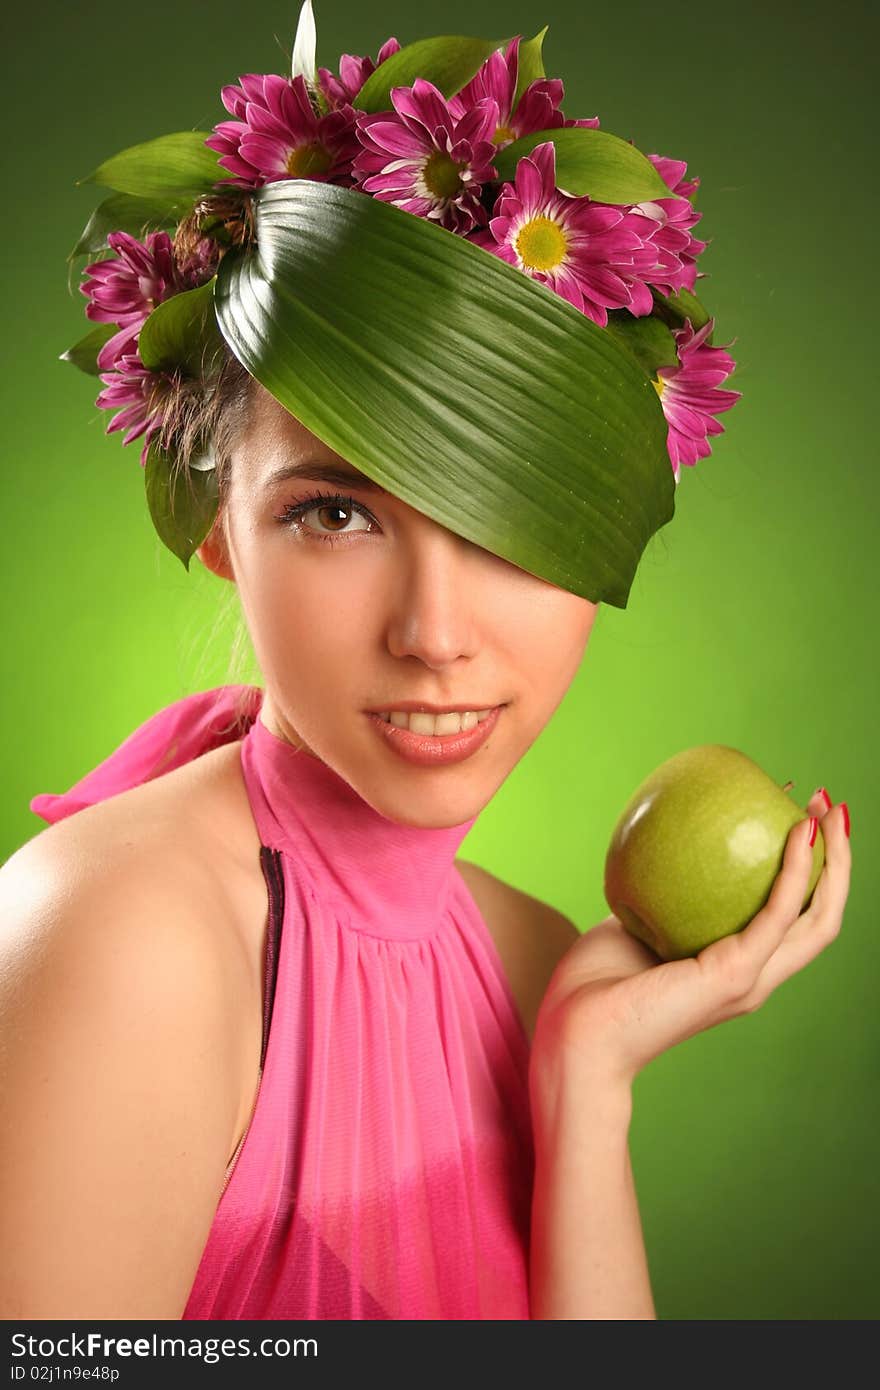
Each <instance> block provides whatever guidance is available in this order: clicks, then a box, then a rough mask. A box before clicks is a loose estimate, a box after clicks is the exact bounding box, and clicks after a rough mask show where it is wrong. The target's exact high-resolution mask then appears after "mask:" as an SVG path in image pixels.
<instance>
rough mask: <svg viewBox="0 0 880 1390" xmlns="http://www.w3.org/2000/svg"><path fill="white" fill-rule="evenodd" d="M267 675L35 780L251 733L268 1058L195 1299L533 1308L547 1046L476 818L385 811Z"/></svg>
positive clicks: (350, 1310)
mask: <svg viewBox="0 0 880 1390" xmlns="http://www.w3.org/2000/svg"><path fill="white" fill-rule="evenodd" d="M262 698H263V691H262V690H261V689H260V688H259V687H246V686H221V687H218V688H217V689H214V690H209V691H200V692H197V693H196V694H193V695H189V696H186V697H184V698H183V699H182V700H178V701H176V702H175V703H173V704H171V705H169V706H167V707H166V708H165V709H163V710H160V711H159V712H158V713H157V714H155V715H153V716H152V717H151V718H149V719H148V720H146V722H145V723H143V724H142V725H140V726H139V727H138V728H137V729H135V730H134V732H133V733H132V734H130V735H129V737H128V738H127V739H125V740H124V741H123V743H122V744H120V745H119V747H118V748H116V749H115V750H114V751H113V752H112V753H111V754H110V755H109V756H108V757H107V758H105V759H104V761H103V762H101V763H100V764H99V765H98V766H97V767H95V768H93V769H92V770H91V771H90V772H88V773H87V774H86V775H85V776H84V777H82V778H81V779H80V780H79V781H78V782H77V783H76V784H75V785H74V786H73V787H71V788H70V790H69V791H68V792H65V793H61V794H58V795H55V794H48V793H47V794H43V795H40V796H36V797H34V798H33V800H32V801H31V803H30V804H31V809H32V810H33V811H35V812H36V813H37V814H39V815H41V816H43V818H44V819H45V820H47V821H49V822H52V821H57V820H60V819H63V818H64V817H65V816H68V815H74V814H76V813H77V812H78V811H80V810H82V809H83V808H84V807H86V806H89V805H93V804H95V802H97V801H101V800H103V799H106V798H108V797H111V796H113V795H115V794H117V793H118V792H120V791H123V790H125V789H126V788H128V787H132V786H136V785H139V784H142V783H144V782H147V781H150V780H151V779H152V778H154V777H157V776H161V775H163V773H165V772H167V771H170V770H171V769H172V768H174V767H179V766H182V765H183V764H185V763H187V762H190V761H192V760H193V759H194V758H197V757H199V756H201V755H202V754H204V753H206V752H208V751H210V750H212V749H214V748H217V747H219V746H221V745H222V744H224V743H229V742H233V741H237V742H239V744H240V757H241V767H242V774H243V777H244V781H245V786H246V790H247V795H248V799H249V803H250V806H251V810H252V812H253V815H254V820H255V823H256V826H257V829H258V832H259V837H260V865H261V868H262V872H263V877H264V880H265V884H266V890H267V920H266V932H265V943H266V944H265V956H264V973H263V980H264V988H263V1046H262V1055H261V1072H260V1079H259V1086H258V1090H257V1094H256V1098H255V1103H254V1107H253V1111H252V1114H251V1117H250V1120H249V1123H248V1125H247V1128H246V1131H245V1133H244V1135H243V1137H242V1139H241V1142H240V1143H239V1145H238V1148H237V1150H236V1154H235V1156H234V1158H233V1161H232V1162H231V1164H230V1165H229V1167H228V1169H227V1174H226V1178H225V1181H224V1184H223V1186H222V1188H221V1190H220V1191H219V1192H218V1198H217V1204H216V1208H215V1211H214V1215H213V1219H212V1221H211V1225H210V1228H209V1229H208V1230H207V1231H206V1232H205V1241H204V1246H203V1248H202V1252H201V1257H200V1259H199V1261H198V1266H197V1268H196V1270H195V1275H194V1279H193V1282H192V1285H191V1288H190V1292H189V1295H188V1297H187V1301H186V1305H185V1307H184V1309H183V1311H182V1313H181V1317H182V1318H183V1319H185V1320H186V1319H211V1320H213V1319H222V1320H226V1319H269V1318H273V1319H274V1318H281V1319H312V1318H314V1319H524V1318H528V1317H529V1296H528V1246H529V1232H530V1205H531V1189H532V1180H533V1174H534V1150H533V1143H532V1131H531V1123H530V1111H529V1095H528V1062H529V1052H530V1045H529V1039H528V1036H527V1034H526V1031H525V1028H524V1026H523V1022H522V1019H521V1017H520V1015H519V1013H518V1010H517V1006H516V1003H515V1000H514V997H513V994H512V991H511V988H510V984H509V981H508V980H507V977H506V975H505V972H504V968H503V965H502V962H501V959H500V957H499V954H498V951H497V948H496V946H495V943H494V941H493V939H492V936H491V934H490V932H489V929H488V927H487V925H486V923H485V921H484V920H483V917H482V915H481V913H480V911H479V909H478V907H477V904H476V902H475V900H474V898H473V896H472V895H471V893H470V891H469V889H468V888H467V885H466V884H465V882H464V879H463V878H462V875H461V872H460V870H459V869H458V868H457V867H456V864H455V855H456V851H457V850H458V848H459V846H460V844H461V842H462V840H463V839H464V837H465V836H466V834H467V833H468V831H469V830H470V829H471V827H472V826H473V824H474V820H475V819H476V818H473V819H471V820H468V821H464V822H462V823H461V824H460V825H455V826H450V827H446V828H442V829H432V828H428V829H425V828H422V827H414V826H406V825H401V824H399V823H398V822H395V821H392V820H389V819H388V818H387V817H385V816H383V815H382V814H381V813H379V812H378V811H376V810H375V809H374V808H373V807H372V806H370V805H369V804H368V803H367V802H366V801H365V800H364V799H363V798H362V797H361V796H360V794H359V793H358V792H356V791H355V789H354V788H353V787H352V786H351V785H350V784H349V783H348V782H347V781H346V780H345V778H343V777H342V776H341V775H340V774H339V773H338V772H337V771H336V770H335V769H333V768H332V767H330V766H329V765H328V764H326V763H324V762H322V761H321V760H320V759H318V758H316V757H315V756H314V755H313V754H311V753H309V752H307V751H306V750H304V749H299V748H295V747H294V746H293V745H292V744H290V743H288V742H287V741H286V740H285V739H282V738H280V737H279V736H278V735H276V734H274V733H273V732H272V731H271V730H270V729H269V728H268V727H267V726H266V725H265V724H263V722H262V720H261V719H260V717H259V715H260V709H261V706H262ZM108 931H112V923H111V924H108ZM197 1122H198V1117H197V1115H196V1114H194V1123H197ZM180 1142H182V1143H185V1136H181V1140H180Z"/></svg>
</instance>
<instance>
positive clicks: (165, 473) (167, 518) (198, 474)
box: [144, 440, 219, 571]
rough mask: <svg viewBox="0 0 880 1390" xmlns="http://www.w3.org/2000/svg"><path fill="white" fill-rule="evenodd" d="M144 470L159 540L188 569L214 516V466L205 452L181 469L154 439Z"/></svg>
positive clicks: (217, 501)
mask: <svg viewBox="0 0 880 1390" xmlns="http://www.w3.org/2000/svg"><path fill="white" fill-rule="evenodd" d="M144 472H145V475H146V477H145V486H146V491H147V505H148V507H149V509H150V516H151V517H152V519H153V525H154V526H155V528H156V532H157V534H158V536H159V539H160V540H161V541H162V542H163V544H164V545H166V546H167V547H168V549H169V550H170V551H171V552H172V553H173V554H174V555H176V556H177V557H178V559H179V560H182V561H183V567H184V569H186V570H187V571H188V570H189V562H190V560H191V559H192V557H193V555H194V554H195V552H196V550H197V549H198V547H199V546H200V545H201V543H202V541H203V540H204V539H205V537H206V536H207V535H208V533H209V531H210V530H211V527H212V526H213V524H214V519H215V517H216V515H217V508H218V506H219V493H218V489H217V469H216V467H215V466H214V463H213V460H212V459H211V457H210V455H208V454H205V455H203V456H202V457H200V458H195V459H193V460H192V461H191V462H190V464H189V467H188V468H184V467H183V466H182V465H181V464H180V462H179V460H178V459H177V458H176V457H175V456H174V455H173V454H171V453H167V452H166V451H165V450H164V449H160V448H159V446H158V445H157V444H156V442H155V440H154V441H153V443H152V444H151V445H150V448H149V452H148V453H147V462H146V467H145V469H144Z"/></svg>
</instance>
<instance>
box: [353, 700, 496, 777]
mask: <svg viewBox="0 0 880 1390" xmlns="http://www.w3.org/2000/svg"><path fill="white" fill-rule="evenodd" d="M503 708H504V706H503V705H496V706H495V707H494V709H484V710H449V711H445V712H443V713H440V714H433V713H430V712H428V711H426V710H425V709H424V708H423V709H421V710H383V711H380V712H376V711H373V710H368V711H367V717H368V719H369V720H370V722H371V723H372V725H373V727H374V728H375V729H376V730H377V731H378V732H379V733H380V734H382V735H383V737H384V738H385V740H386V743H387V744H388V746H389V747H390V748H391V749H393V751H394V752H395V753H397V754H399V756H400V757H402V758H404V759H405V760H406V761H407V762H411V763H416V764H417V765H419V766H421V767H436V766H437V765H438V764H440V763H457V762H461V761H463V759H465V758H469V757H470V756H471V754H472V753H475V752H476V750H477V749H478V748H480V747H482V745H483V744H484V743H485V742H486V740H487V739H488V737H489V735H490V733H491V732H492V730H493V729H494V728H495V725H496V724H497V723H498V720H499V718H500V716H501V711H502V710H503Z"/></svg>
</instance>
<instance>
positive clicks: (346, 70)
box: [318, 38, 400, 110]
mask: <svg viewBox="0 0 880 1390" xmlns="http://www.w3.org/2000/svg"><path fill="white" fill-rule="evenodd" d="M399 49H400V44H399V43H398V42H397V39H394V38H391V39H386V40H385V42H384V43H383V45H382V47H381V48H380V49H379V52H378V55H377V57H376V61H375V63H374V62H373V60H372V58H356V57H353V55H352V54H351V53H343V54H342V55H341V57H340V59H339V76H338V77H334V75H333V73H332V72H331V71H330V69H329V68H318V86H319V87H320V88H321V91H322V92H323V93H324V96H325V97H326V98H327V102H328V105H329V106H330V109H331V110H335V109H336V108H337V107H339V106H351V105H353V103H354V99H355V97H356V96H357V94H358V92H359V91H360V89H361V87H362V86H363V85H364V83H365V82H366V80H367V78H368V77H372V75H373V73H374V72H375V71H376V69H377V68H378V67H379V66H381V64H382V63H384V62H385V59H386V58H390V57H391V55H392V53H397V52H398V51H399Z"/></svg>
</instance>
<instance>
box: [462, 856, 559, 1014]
mask: <svg viewBox="0 0 880 1390" xmlns="http://www.w3.org/2000/svg"><path fill="white" fill-rule="evenodd" d="M455 862H456V866H457V868H458V869H459V870H460V872H461V876H462V878H463V879H464V881H465V884H466V886H467V888H468V890H469V891H470V893H471V895H472V897H473V899H474V901H475V902H476V904H477V907H478V908H479V909H480V912H481V913H482V916H483V919H484V921H485V922H486V925H487V927H488V929H489V932H490V934H491V935H492V938H493V940H494V942H495V945H496V947H497V949H498V954H499V956H500V957H501V962H502V964H503V966H504V969H505V972H506V974H507V978H508V981H509V984H510V987H511V990H512V992H513V995H514V998H515V999H516V1001H517V1004H518V1006H519V1011H520V1015H521V1017H522V1020H523V1023H524V1024H525V1028H526V1032H527V1033H528V1035H529V1038H530V1039H531V1037H532V1035H533V1032H534V1026H535V1019H536V1018H537V1014H538V1009H539V1007H540V1004H541V1000H542V999H543V997H544V993H545V991H546V989H547V985H548V984H549V981H550V976H551V975H552V974H553V971H554V970H555V968H556V965H557V963H558V961H559V959H560V958H561V957H562V956H563V955H564V954H565V952H566V951H567V950H568V948H569V947H570V946H571V945H572V944H573V943H574V942H575V941H577V940H578V938H579V937H580V935H581V933H580V931H579V930H578V928H577V927H576V926H575V924H574V922H572V921H571V919H570V918H569V917H566V916H565V914H564V913H562V912H560V911H559V910H558V909H557V908H555V907H552V906H551V905H550V904H549V903H546V902H543V901H542V900H541V899H540V898H536V897H533V896H532V895H531V894H530V893H525V892H523V890H522V889H520V888H515V887H514V886H513V885H512V884H510V883H505V882H504V880H503V879H500V878H498V877H497V876H496V875H495V874H492V873H490V872H489V870H488V869H484V868H482V867H481V866H480V865H478V864H473V863H471V862H470V861H468V860H464V859H457V860H456V861H455Z"/></svg>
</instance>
